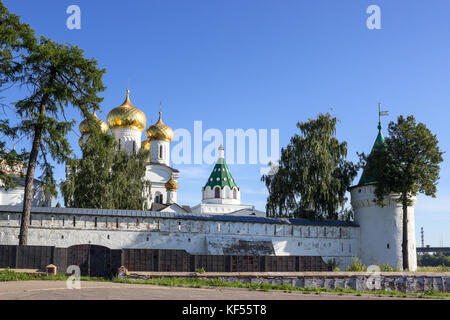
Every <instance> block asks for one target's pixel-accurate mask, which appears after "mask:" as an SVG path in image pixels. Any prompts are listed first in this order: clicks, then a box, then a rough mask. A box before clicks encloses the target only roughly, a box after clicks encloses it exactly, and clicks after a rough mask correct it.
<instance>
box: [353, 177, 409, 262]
mask: <svg viewBox="0 0 450 320" xmlns="http://www.w3.org/2000/svg"><path fill="white" fill-rule="evenodd" d="M374 190H375V187H374V186H373V185H365V186H361V187H354V188H353V189H351V203H352V207H353V209H354V211H355V223H357V224H358V225H359V226H360V232H361V236H360V237H361V244H360V252H361V254H360V256H361V259H362V262H363V263H364V264H366V265H372V264H378V265H384V264H386V263H387V264H389V265H390V266H393V267H396V268H402V267H403V265H402V261H403V258H402V234H403V210H402V205H401V204H400V203H398V202H396V201H395V200H394V199H393V196H390V197H387V198H386V200H385V205H386V206H385V207H383V208H381V207H379V206H377V205H376V204H375V203H374V201H373V200H374V199H375V196H374ZM408 220H409V221H408V244H409V261H410V267H409V270H410V271H415V270H416V269H417V256H416V240H415V230H414V206H412V207H409V208H408Z"/></svg>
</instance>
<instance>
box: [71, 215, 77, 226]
mask: <svg viewBox="0 0 450 320" xmlns="http://www.w3.org/2000/svg"><path fill="white" fill-rule="evenodd" d="M72 224H73V226H74V227H75V226H76V220H75V217H73V223H72Z"/></svg>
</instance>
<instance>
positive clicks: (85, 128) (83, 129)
mask: <svg viewBox="0 0 450 320" xmlns="http://www.w3.org/2000/svg"><path fill="white" fill-rule="evenodd" d="M92 116H93V118H94V121H95V122H97V123H98V124H99V126H100V132H101V133H107V132H108V130H109V129H108V125H107V124H106V122H104V121H102V120H100V119H99V118H98V117H97V113H96V112H95V111H94V113H93V114H92ZM79 129H80V133H81V134H89V133H91V127H90V126H89V120H88V119H84V120H83V121H81V122H80V126H79Z"/></svg>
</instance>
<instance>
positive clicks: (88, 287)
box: [0, 281, 406, 300]
mask: <svg viewBox="0 0 450 320" xmlns="http://www.w3.org/2000/svg"><path fill="white" fill-rule="evenodd" d="M218 299H220V300H251V299H256V300H379V299H383V300H384V299H390V300H391V299H406V298H393V297H378V296H375V295H362V296H356V295H337V294H324V293H322V294H320V295H317V294H303V293H298V292H293V293H287V292H283V291H269V292H265V291H250V290H247V289H238V288H211V289H210V288H180V287H166V286H154V285H140V284H124V283H112V282H93V281H82V282H81V289H67V286H66V282H65V281H10V282H1V283H0V300H218Z"/></svg>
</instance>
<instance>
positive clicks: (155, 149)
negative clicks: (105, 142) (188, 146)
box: [79, 90, 189, 212]
mask: <svg viewBox="0 0 450 320" xmlns="http://www.w3.org/2000/svg"><path fill="white" fill-rule="evenodd" d="M93 116H94V120H95V121H97V122H98V123H99V125H100V130H101V132H102V133H107V132H108V130H111V133H112V135H113V137H114V139H115V141H116V143H117V148H118V149H119V150H126V151H128V152H130V153H137V152H138V151H139V149H140V148H145V149H146V150H149V151H150V158H149V162H148V164H147V168H146V173H145V179H147V180H149V181H150V182H151V191H150V193H151V194H149V195H147V196H148V204H149V208H151V210H155V211H165V212H188V211H189V210H188V209H187V208H186V207H182V206H179V205H178V204H177V203H176V202H177V190H178V176H179V171H178V170H177V169H175V168H172V167H171V166H170V143H171V141H172V138H173V130H172V129H171V128H170V127H169V126H167V125H165V124H164V122H163V120H162V112H159V119H158V121H157V122H156V123H155V124H152V125H150V126H149V127H148V128H147V130H145V128H146V126H147V117H146V116H145V114H144V112H142V111H141V110H139V109H138V108H136V107H135V106H133V104H132V103H131V100H130V90H127V92H126V97H125V101H124V102H123V103H122V104H121V105H120V106H118V107H117V108H114V109H112V110H111V111H109V113H108V116H107V123H105V122H103V121H102V120H100V119H99V118H98V117H97V115H96V113H95V112H94V114H93ZM79 129H80V133H81V138H80V140H79V144H80V147H81V146H82V145H83V143H85V141H86V139H87V138H88V137H89V133H90V128H89V126H88V122H87V120H83V121H82V122H81V123H80V126H79ZM144 130H145V137H146V139H145V140H144V141H141V137H142V132H143V131H144Z"/></svg>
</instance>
